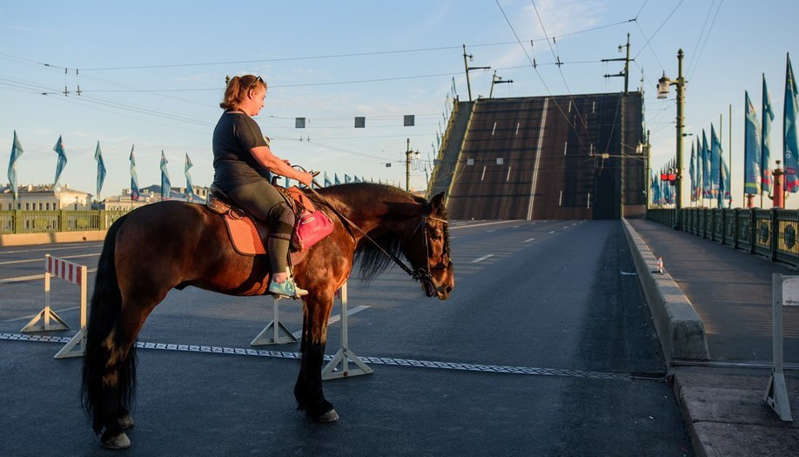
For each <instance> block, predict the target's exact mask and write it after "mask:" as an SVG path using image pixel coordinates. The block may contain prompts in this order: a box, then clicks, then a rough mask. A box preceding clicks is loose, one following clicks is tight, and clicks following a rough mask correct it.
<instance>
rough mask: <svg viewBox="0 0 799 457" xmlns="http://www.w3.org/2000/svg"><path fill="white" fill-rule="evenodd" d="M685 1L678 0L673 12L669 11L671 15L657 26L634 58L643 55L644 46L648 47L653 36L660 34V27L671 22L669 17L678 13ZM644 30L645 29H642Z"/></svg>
mask: <svg viewBox="0 0 799 457" xmlns="http://www.w3.org/2000/svg"><path fill="white" fill-rule="evenodd" d="M684 1H685V0H680V1H678V2H677V5H676V6H675V7H674V8H673V9H672V10H671V12H670V13H669V15H668V16H666V18H665V19H663V22H661V23H660V25H659V26H658V28H657V29H655V32H654V33H652V36H650V37H649V38H648V39H647V40H646V43H645V44H644V46H642V47H641V50H640V51H638V54H636V55H635V57H633V58H634V59H637V58H638V56H639V55H641V53H642V52H643V51H644V48H645V47H647V46H648V45H649V42H651V41H652V39H653V38H655V36H656V35H657V34H658V32H660V29H662V28H663V26H664V25H666V23H667V22H669V19H671V17H672V16H674V13H676V12H677V9H679V8H680V6H681V5H682V4H683V2H684ZM637 22H638V21H636V23H637ZM642 31H643V30H642Z"/></svg>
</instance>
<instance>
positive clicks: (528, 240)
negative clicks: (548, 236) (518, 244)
mask: <svg viewBox="0 0 799 457" xmlns="http://www.w3.org/2000/svg"><path fill="white" fill-rule="evenodd" d="M531 241H535V238H527V239H526V240H524V242H525V243H529V242H531Z"/></svg>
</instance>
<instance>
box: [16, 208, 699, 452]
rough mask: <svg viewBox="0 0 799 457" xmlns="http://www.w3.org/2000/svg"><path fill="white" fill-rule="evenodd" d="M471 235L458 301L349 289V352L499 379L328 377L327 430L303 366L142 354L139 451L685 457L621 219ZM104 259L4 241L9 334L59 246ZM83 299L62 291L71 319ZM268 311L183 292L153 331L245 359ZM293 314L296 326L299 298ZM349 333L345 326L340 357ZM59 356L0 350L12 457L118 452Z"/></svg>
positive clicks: (460, 257)
mask: <svg viewBox="0 0 799 457" xmlns="http://www.w3.org/2000/svg"><path fill="white" fill-rule="evenodd" d="M470 224H471V225H470V226H464V225H462V224H457V225H456V226H457V228H453V230H451V237H452V249H453V255H454V258H455V259H454V260H455V265H456V287H455V291H454V292H453V295H452V297H451V298H450V299H449V300H447V301H445V302H441V301H439V300H434V299H427V298H425V297H424V296H423V294H422V291H421V289H420V287H419V286H418V285H417V284H415V283H413V282H411V281H410V280H409V279H407V278H406V277H405V276H404V273H402V272H401V271H400V270H398V269H394V270H392V271H389V272H387V273H385V274H383V275H382V276H380V277H378V278H377V279H375V280H374V281H372V282H371V283H370V284H368V285H367V284H363V283H362V282H360V281H358V280H352V281H351V282H350V288H349V292H350V293H349V296H350V297H349V307H350V309H351V310H354V309H358V310H359V311H358V312H357V313H356V314H353V315H351V316H350V345H351V348H352V349H353V350H354V351H355V352H356V353H357V354H359V355H363V356H372V357H378V356H379V357H384V358H391V359H390V360H395V359H398V358H401V359H412V360H414V361H440V362H452V363H461V364H481V365H491V366H494V369H490V370H488V371H489V372H482V371H480V369H479V368H478V367H475V366H474V365H461V368H463V367H466V368H467V369H442V368H423V367H413V366H392V365H385V364H374V365H372V366H373V368H375V374H373V375H371V376H364V377H357V378H350V379H346V380H340V381H332V382H327V383H325V389H326V395H327V397H328V399H329V400H330V401H332V402H333V403H334V405H336V409H337V410H338V412H339V414H340V415H341V420H340V421H339V422H338V423H336V424H333V425H330V426H320V425H317V424H312V423H309V422H308V421H307V420H306V419H305V418H304V417H303V416H302V415H301V414H299V413H297V412H296V411H295V410H294V407H295V405H294V399H293V395H292V393H291V392H292V388H293V384H294V379H295V377H296V374H297V370H298V363H297V361H296V360H292V359H285V358H275V357H257V356H247V355H235V354H213V353H196V352H194V353H192V352H180V351H169V350H166V351H156V350H146V349H143V350H139V364H138V376H139V377H138V380H139V383H138V397H137V403H136V409H135V410H134V417H135V419H136V421H137V426H136V429H134V430H133V431H132V432H131V434H130V436H131V439H132V440H133V447H132V448H131V449H130V450H129V451H126V452H125V455H192V456H196V455H249V454H252V455H280V456H283V455H347V456H350V455H364V456H366V455H369V456H373V455H524V456H529V455H575V456H576V455H580V456H583V455H602V456H609V455H618V456H629V455H636V456H645V455H652V456H663V455H667V456H671V455H676V456H681V455H690V454H691V450H690V441H689V438H688V436H687V434H686V429H685V427H684V424H683V422H682V419H681V418H680V413H679V410H678V407H677V404H676V402H675V399H674V397H673V393H672V391H671V389H670V387H669V385H668V384H666V383H665V382H663V380H662V376H663V375H664V371H665V367H664V362H663V358H662V355H661V353H660V351H659V347H658V344H657V340H656V337H655V334H654V330H653V327H652V324H651V321H650V319H649V315H648V309H647V307H646V304H645V303H644V301H643V297H642V294H641V291H640V288H639V286H638V281H637V278H636V277H635V276H634V275H633V274H632V272H634V271H635V269H634V267H633V265H632V261H631V258H630V254H629V252H628V250H627V246H626V243H625V241H624V237H623V234H622V232H621V226H620V224H619V222H618V221H537V222H534V223H530V222H517V221H509V222H503V223H492V222H488V223H480V222H473V223H470ZM55 249H59V250H57V251H56V250H55ZM99 250H100V246H99V244H98V243H91V244H82V245H76V246H65V245H58V246H52V247H51V246H35V247H25V248H2V249H0V332H7V333H16V332H18V331H19V329H20V328H21V327H22V326H23V325H24V324H25V322H26V320H27V319H28V318H29V316H30V315H33V314H35V313H36V312H37V311H38V310H39V309H40V307H41V297H42V281H41V280H40V279H29V280H24V281H15V280H10V279H9V278H20V277H28V276H33V275H37V274H40V273H41V271H42V261H41V260H35V259H37V258H38V259H41V258H42V257H43V255H44V253H45V252H50V253H51V254H53V255H59V256H71V255H72V256H74V255H87V256H86V257H73V258H72V259H69V260H73V261H75V262H78V263H82V264H85V265H87V266H88V267H89V269H90V271H91V270H92V269H93V268H95V267H96V263H97V259H98V256H97V255H94V254H95V253H98V252H99ZM89 254H91V255H89ZM27 259H34V261H32V262H22V261H25V260H27ZM11 262H14V263H11ZM90 280H93V275H90ZM90 293H91V290H90ZM77 295H78V289H77V287H76V286H72V285H70V284H66V283H64V282H61V281H55V282H54V283H53V307H54V308H55V309H56V310H57V311H59V314H60V315H61V316H62V317H63V318H65V319H66V320H67V321H68V322H70V324H73V323H74V324H76V323H77V319H78V317H77V316H78V311H77V309H76V305H77ZM271 308H272V306H271V299H269V298H265V297H255V298H240V297H228V296H224V295H220V294H214V293H209V292H205V291H201V290H198V289H193V288H189V289H186V290H184V291H172V292H171V293H170V294H169V295H168V296H167V298H166V300H165V301H164V302H163V303H162V304H160V305H159V306H158V307H157V308H156V310H155V311H154V312H153V314H152V315H151V316H150V318H149V319H148V321H147V323H146V324H145V326H144V329H143V331H142V333H141V335H140V340H141V341H145V342H156V343H167V344H170V343H171V344H185V345H208V346H214V347H228V348H233V349H236V348H243V349H249V346H248V343H249V341H250V340H251V339H252V338H253V337H254V336H255V335H256V334H257V333H258V331H259V330H260V329H261V328H263V326H264V325H265V323H266V322H268V321H269V320H270V319H271ZM280 309H281V319H282V320H283V321H284V323H285V325H286V326H287V327H289V328H290V329H292V330H295V329H298V328H299V306H298V305H297V304H296V303H292V302H282V304H281V305H280ZM338 312H339V311H338V307H336V308H335V309H334V311H333V313H334V314H337V313H338ZM339 333H340V332H339V324H333V327H332V328H331V331H330V339H329V344H328V349H327V352H328V354H332V353H334V352H335V350H336V349H337V347H338V345H339ZM57 334H58V335H63V336H69V335H71V332H61V333H57ZM58 348H59V345H58V344H53V343H40V342H16V341H0V373H2V376H0V391H2V395H0V408H2V411H3V412H4V413H3V414H2V415H0V455H4V456H5V455H11V456H16V455H37V456H47V455H59V456H63V455H105V454H108V452H106V451H104V450H102V449H100V448H99V446H98V442H97V440H96V438H95V437H94V436H93V434H92V433H91V431H90V428H89V426H88V423H87V420H86V419H85V417H84V416H83V413H82V411H81V410H80V408H79V399H78V387H79V370H80V360H78V359H71V360H54V359H52V355H53V354H54V353H55V352H56V351H57V350H58ZM267 349H277V350H282V351H287V352H296V351H297V350H298V345H297V344H287V345H282V346H279V347H271V348H267ZM439 366H441V365H439ZM450 366H452V365H450ZM496 366H502V367H507V366H512V367H516V368H515V370H516V372H517V373H524V374H510V373H502V372H501V371H503V369H504V368H502V367H499V368H497V367H496ZM492 371H493V372H492ZM505 371H508V370H505ZM511 371H512V370H511Z"/></svg>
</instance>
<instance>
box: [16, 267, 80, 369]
mask: <svg viewBox="0 0 799 457" xmlns="http://www.w3.org/2000/svg"><path fill="white" fill-rule="evenodd" d="M52 276H54V277H56V278H59V279H63V280H64V281H67V282H69V283H72V284H75V285H77V286H79V287H80V329H79V330H78V332H77V333H76V334H75V336H73V337H72V339H70V340H69V342H68V343H67V344H65V345H64V347H63V348H61V350H60V351H58V353H56V355H55V358H57V359H62V358H67V357H80V356H82V355H83V352H84V349H85V346H86V314H87V310H86V284H87V282H88V273H87V271H86V265H78V264H76V263H72V262H69V261H66V260H63V259H59V258H58V257H52V256H51V255H50V254H46V255H45V256H44V309H42V311H41V312H39V314H37V315H36V316H35V317H34V318H33V319H32V320H31V321H30V322H28V324H27V325H25V327H23V328H22V330H20V331H21V332H23V333H34V332H51V331H58V330H68V329H69V325H67V323H66V322H65V321H64V320H63V319H61V317H59V316H58V314H56V313H55V311H53V310H52V309H51V308H50V277H52Z"/></svg>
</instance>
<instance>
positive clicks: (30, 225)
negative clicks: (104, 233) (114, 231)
mask: <svg viewBox="0 0 799 457" xmlns="http://www.w3.org/2000/svg"><path fill="white" fill-rule="evenodd" d="M125 213H127V211H120V210H113V211H111V210H57V211H29V210H11V211H0V233H42V232H76V231H83V230H105V229H107V228H108V227H110V226H111V224H113V223H114V221H115V220H117V219H119V218H120V217H122V215H124V214H125Z"/></svg>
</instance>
